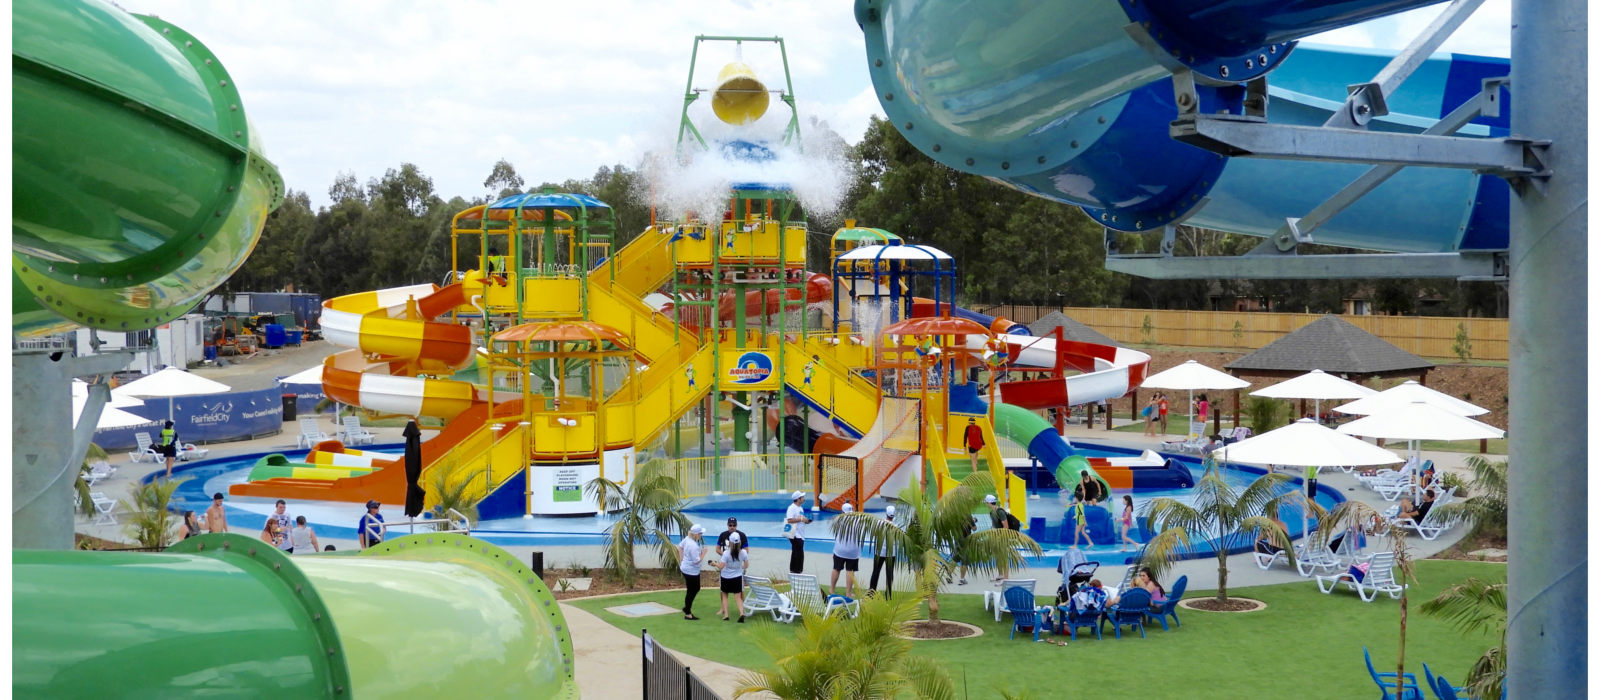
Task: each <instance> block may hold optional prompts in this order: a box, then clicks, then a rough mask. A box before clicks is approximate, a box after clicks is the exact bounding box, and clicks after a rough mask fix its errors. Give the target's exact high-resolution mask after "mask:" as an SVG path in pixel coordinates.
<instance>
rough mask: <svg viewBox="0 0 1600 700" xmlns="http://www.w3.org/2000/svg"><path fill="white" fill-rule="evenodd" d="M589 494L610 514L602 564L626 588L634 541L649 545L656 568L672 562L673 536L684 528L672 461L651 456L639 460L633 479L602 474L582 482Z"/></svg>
mask: <svg viewBox="0 0 1600 700" xmlns="http://www.w3.org/2000/svg"><path fill="white" fill-rule="evenodd" d="M583 488H584V491H585V492H587V493H588V495H589V498H592V499H594V500H595V501H596V502H598V503H599V504H600V505H601V507H602V508H604V509H605V511H606V512H607V513H613V514H614V515H613V516H612V517H614V518H616V520H615V521H613V522H612V524H611V528H610V529H609V530H607V531H606V534H605V541H604V547H605V550H606V561H605V566H606V568H609V569H611V571H612V572H613V573H615V574H616V575H617V577H618V578H620V579H622V582H623V583H624V584H625V585H627V586H628V587H630V588H632V587H633V582H634V580H636V579H637V577H638V575H639V569H638V566H637V565H636V564H635V563H634V556H633V548H634V546H635V545H643V544H652V545H654V546H655V548H656V560H657V561H658V562H660V564H661V568H663V569H673V568H676V567H677V566H678V547H677V543H676V542H674V541H673V540H672V536H673V535H681V534H683V533H686V532H688V531H689V527H690V523H689V517H688V516H686V515H684V514H683V507H684V506H685V505H687V504H688V501H687V500H685V499H684V497H683V485H682V484H681V483H679V482H678V477H677V475H676V474H675V473H674V472H673V471H672V465H671V463H670V462H667V461H666V460H651V461H649V462H645V463H644V464H641V465H639V467H638V469H636V470H635V471H634V473H633V480H632V481H629V482H628V485H627V486H622V485H619V484H617V483H616V482H614V481H611V480H609V479H606V478H604V477H597V478H595V479H593V480H591V481H590V482H589V483H588V484H585V485H584V487H583Z"/></svg>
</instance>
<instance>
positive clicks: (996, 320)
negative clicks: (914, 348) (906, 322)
mask: <svg viewBox="0 0 1600 700" xmlns="http://www.w3.org/2000/svg"><path fill="white" fill-rule="evenodd" d="M938 306H939V305H937V304H935V303H934V302H933V300H932V299H924V298H922V297H916V298H915V299H912V300H911V315H912V316H913V317H922V316H932V315H934V314H936V313H938V311H937V308H938ZM950 314H951V315H952V316H955V317H956V318H964V319H967V320H968V321H972V322H974V323H977V324H979V325H982V326H983V327H984V328H987V329H989V330H990V331H991V332H994V333H1010V334H1013V335H1030V333H1029V331H1028V327H1027V326H1024V325H1022V324H1020V323H1017V322H1016V321H1013V320H1011V319H1009V318H1006V317H1004V316H990V315H989V314H982V313H978V312H976V311H973V310H971V309H963V308H961V307H959V306H953V307H951V308H950Z"/></svg>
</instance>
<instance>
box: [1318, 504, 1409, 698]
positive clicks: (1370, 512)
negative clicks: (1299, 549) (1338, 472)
mask: <svg viewBox="0 0 1600 700" xmlns="http://www.w3.org/2000/svg"><path fill="white" fill-rule="evenodd" d="M1322 522H1323V525H1324V526H1323V527H1322V528H1321V529H1319V530H1318V531H1317V533H1316V535H1315V536H1314V538H1313V542H1315V543H1316V545H1317V546H1327V544H1328V540H1329V539H1330V538H1332V537H1333V536H1334V534H1335V533H1343V532H1360V531H1366V530H1370V531H1372V532H1379V533H1385V532H1386V533H1388V535H1389V550H1390V551H1392V552H1393V553H1394V571H1395V581H1396V582H1398V583H1400V584H1401V586H1402V588H1401V589H1400V651H1399V653H1398V654H1397V655H1396V658H1395V672H1396V673H1398V674H1400V675H1399V676H1396V677H1397V678H1404V677H1405V671H1406V622H1407V621H1408V620H1409V619H1410V603H1411V596H1410V590H1411V588H1410V586H1409V585H1406V582H1407V581H1410V582H1412V583H1415V582H1416V580H1417V576H1416V574H1415V573H1414V572H1413V569H1412V566H1411V549H1410V548H1409V547H1408V546H1407V545H1406V538H1405V536H1404V535H1403V534H1402V533H1401V531H1400V530H1399V529H1398V528H1395V527H1394V525H1393V523H1392V522H1391V521H1390V520H1388V519H1387V518H1385V517H1384V516H1383V515H1381V514H1379V513H1378V511H1377V510H1376V509H1374V508H1373V507H1372V506H1369V505H1367V504H1365V503H1362V502H1361V501H1355V500H1351V501H1345V502H1343V503H1340V504H1339V505H1337V506H1334V508H1333V510H1331V511H1329V512H1328V516H1327V518H1325V519H1323V521H1322Z"/></svg>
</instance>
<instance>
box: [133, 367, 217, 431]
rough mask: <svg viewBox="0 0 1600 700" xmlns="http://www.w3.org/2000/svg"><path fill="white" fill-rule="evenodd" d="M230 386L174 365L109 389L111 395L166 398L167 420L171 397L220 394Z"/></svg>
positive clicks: (169, 414) (170, 409) (169, 418)
mask: <svg viewBox="0 0 1600 700" xmlns="http://www.w3.org/2000/svg"><path fill="white" fill-rule="evenodd" d="M229 390H230V387H229V386H228V385H227V384H223V383H221V382H214V381H211V380H210V379H206V378H205V377H201V376H198V375H195V374H191V373H189V372H185V371H183V370H181V369H178V368H176V367H168V368H166V369H164V370H161V371H160V372H156V373H155V374H152V375H150V376H148V377H141V378H139V379H136V380H134V381H131V382H128V383H127V384H124V385H122V386H120V387H117V388H116V389H113V390H111V393H112V394H113V395H116V394H121V395H123V396H138V397H142V398H147V399H151V398H165V399H166V400H167V420H172V404H173V401H172V400H173V399H174V398H175V397H179V396H201V395H204V394H220V393H222V392H225V391H229Z"/></svg>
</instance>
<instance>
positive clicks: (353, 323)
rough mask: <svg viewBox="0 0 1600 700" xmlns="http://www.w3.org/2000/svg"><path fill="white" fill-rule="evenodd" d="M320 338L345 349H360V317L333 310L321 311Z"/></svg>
mask: <svg viewBox="0 0 1600 700" xmlns="http://www.w3.org/2000/svg"><path fill="white" fill-rule="evenodd" d="M321 323H322V337H323V339H324V340H327V341H328V342H330V343H333V344H334V345H338V346H340V347H345V348H359V347H361V315H360V314H353V313H350V312H348V311H336V310H334V309H323V310H322V321H321Z"/></svg>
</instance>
